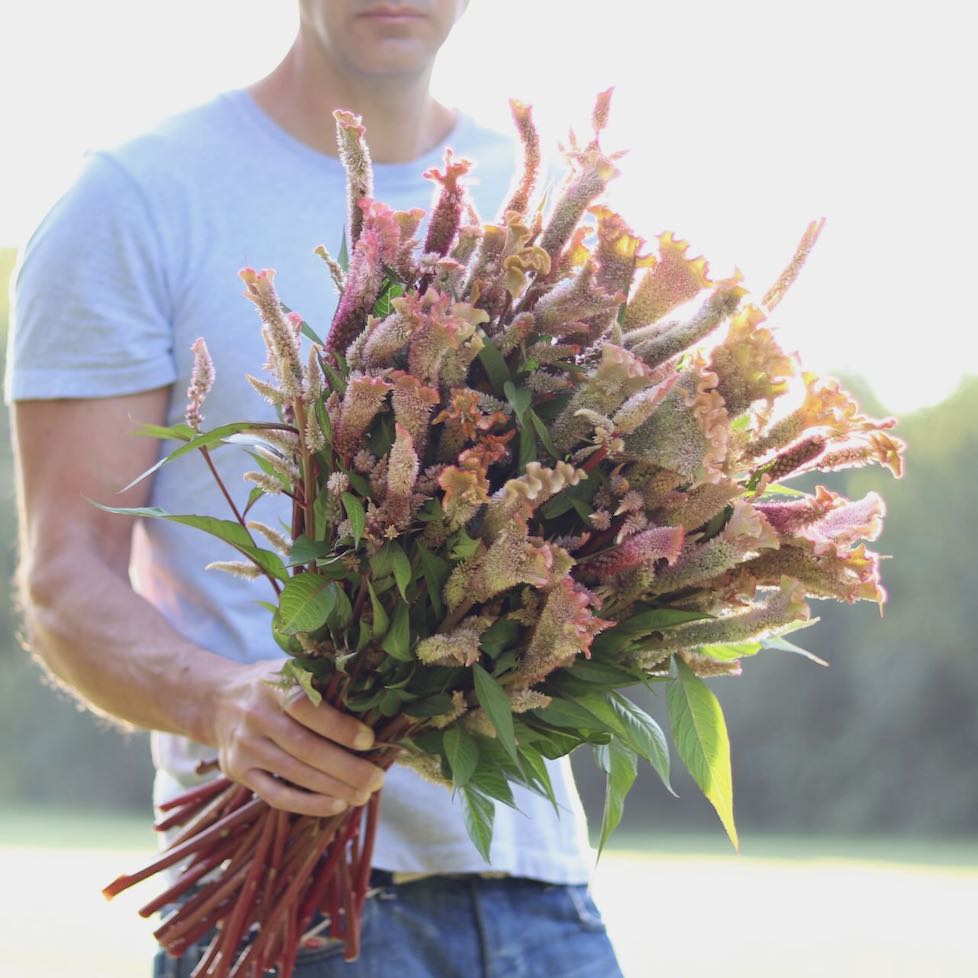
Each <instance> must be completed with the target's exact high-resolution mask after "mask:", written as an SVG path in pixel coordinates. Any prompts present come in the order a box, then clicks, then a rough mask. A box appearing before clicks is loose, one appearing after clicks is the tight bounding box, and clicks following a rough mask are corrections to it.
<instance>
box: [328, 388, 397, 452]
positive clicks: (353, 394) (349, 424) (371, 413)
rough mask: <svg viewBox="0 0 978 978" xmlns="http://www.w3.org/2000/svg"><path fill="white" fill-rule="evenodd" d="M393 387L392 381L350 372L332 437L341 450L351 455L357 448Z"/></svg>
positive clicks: (339, 450)
mask: <svg viewBox="0 0 978 978" xmlns="http://www.w3.org/2000/svg"><path fill="white" fill-rule="evenodd" d="M392 387H393V384H390V383H388V381H387V380H385V379H384V378H383V377H380V376H368V375H366V374H351V375H350V379H349V381H348V383H347V385H346V392H345V393H344V394H343V405H342V407H341V409H340V417H339V423H338V424H337V426H336V435H335V437H334V440H333V444H334V445H335V446H336V450H337V451H338V452H340V453H342V454H343V455H352V454H353V453H354V452H355V451H357V449H358V448H359V447H360V439H361V438H362V436H363V433H364V432H365V431H366V430H367V427H368V426H369V425H370V422H371V421H373V419H374V418H375V417H376V416H377V412H378V411H380V409H381V406H382V405H383V403H384V401H385V400H386V398H387V392H388V391H390V390H391V389H392Z"/></svg>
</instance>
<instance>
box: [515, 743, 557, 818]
mask: <svg viewBox="0 0 978 978" xmlns="http://www.w3.org/2000/svg"><path fill="white" fill-rule="evenodd" d="M520 760H521V761H522V762H523V770H524V771H527V772H529V776H530V777H531V778H532V781H533V783H534V784H536V785H538V786H539V788H540V789H541V790H542V792H543V794H544V796H545V797H546V798H547V800H548V801H549V802H550V804H551V805H553V806H554V811H555V812H558V813H559V809H558V806H557V796H556V795H555V794H554V786H553V782H552V781H551V780H550V771H549V770H547V762H546V761H545V760H544V759H543V755H542V754H540V752H539V751H538V750H536V749H535V748H533V747H530V746H529V745H527V744H523V743H522V742H521V743H520Z"/></svg>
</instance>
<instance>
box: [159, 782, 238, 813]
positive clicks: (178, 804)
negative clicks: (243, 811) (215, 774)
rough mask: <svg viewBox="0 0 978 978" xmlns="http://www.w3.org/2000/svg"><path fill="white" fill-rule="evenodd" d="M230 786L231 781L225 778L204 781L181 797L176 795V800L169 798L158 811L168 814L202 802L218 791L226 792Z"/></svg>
mask: <svg viewBox="0 0 978 978" xmlns="http://www.w3.org/2000/svg"><path fill="white" fill-rule="evenodd" d="M232 784H233V782H232V781H231V779H230V778H226V777H220V778H214V780H213V781H205V782H204V784H199V785H197V787H196V788H191V789H190V790H189V791H185V792H184V793H183V794H182V795H177V797H176V798H171V799H170V800H169V801H165V802H163V804H162V805H160V811H161V812H169V811H172V810H173V809H174V808H183V807H184V805H191V804H193V803H194V802H198V801H202V800H203V799H205V798H210V797H211V796H212V795H215V794H217V792H218V791H225V790H227V789H228V788H229V787H230V786H231V785H232Z"/></svg>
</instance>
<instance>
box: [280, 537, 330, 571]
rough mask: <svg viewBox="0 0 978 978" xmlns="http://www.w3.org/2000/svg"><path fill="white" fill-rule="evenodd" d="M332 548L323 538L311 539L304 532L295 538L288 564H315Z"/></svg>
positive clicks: (290, 565)
mask: <svg viewBox="0 0 978 978" xmlns="http://www.w3.org/2000/svg"><path fill="white" fill-rule="evenodd" d="M331 551H332V548H331V547H330V546H329V544H327V543H324V542H323V541H322V540H310V539H309V537H307V536H306V535H305V534H304V533H303V534H301V535H300V536H297V537H296V538H295V541H294V542H293V544H292V549H291V550H290V551H289V559H288V561H287V565H288V566H289V567H295V566H296V565H298V564H314V563H315V562H316V561H317V560H318V559H319V558H320V557H325V556H326V555H327V554H329V553H331Z"/></svg>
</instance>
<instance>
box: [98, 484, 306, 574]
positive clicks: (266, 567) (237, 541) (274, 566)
mask: <svg viewBox="0 0 978 978" xmlns="http://www.w3.org/2000/svg"><path fill="white" fill-rule="evenodd" d="M93 505H95V506H97V507H98V508H99V509H101V510H104V511H105V512H106V513H118V514H119V515H121V516H135V517H139V518H143V519H152V520H169V521H170V522H171V523H182V524H183V525H184V526H192V527H193V528H194V529H197V530H203V531H204V532H205V533H209V534H211V536H215V537H217V538H218V539H219V540H223V541H224V542H225V543H229V544H230V545H231V546H232V547H234V548H235V549H236V550H238V551H240V552H241V553H243V554H244V555H245V556H246V557H250V558H251V559H252V560H253V561H254V562H255V563H256V564H257V565H258V566H259V567H260V568H261V569H262V570H263V571H265V572H266V573H267V574H270V575H271V576H272V577H275V578H277V579H278V580H280V581H288V580H290V578H289V572H288V571H287V570H286V569H285V564H284V563H282V558H281V557H280V556H279V555H278V554H277V553H274V552H273V551H271V550H265V549H264V548H262V547H259V546H256V544H255V542H254V540H253V539H252V536H251V534H250V533H249V532H248V530H246V529H245V528H244V527H243V526H242V525H241V524H240V523H236V522H234V521H233V520H222V519H218V518H217V517H216V516H194V515H192V514H190V515H186V516H182V515H177V514H175V513H168V512H167V511H166V510H164V509H160V508H159V507H158V506H103V505H102V504H101V503H93Z"/></svg>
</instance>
